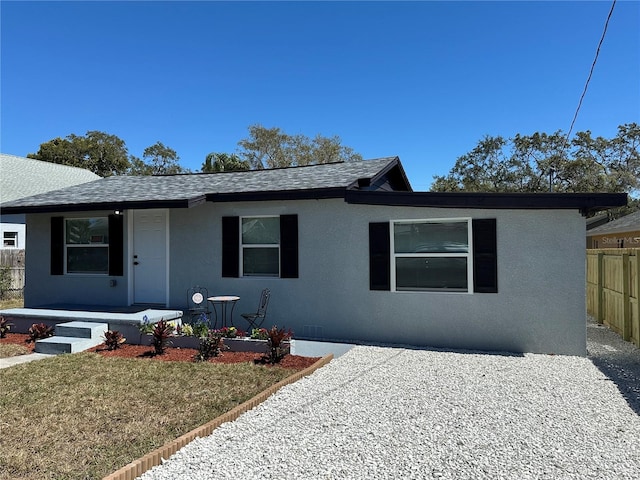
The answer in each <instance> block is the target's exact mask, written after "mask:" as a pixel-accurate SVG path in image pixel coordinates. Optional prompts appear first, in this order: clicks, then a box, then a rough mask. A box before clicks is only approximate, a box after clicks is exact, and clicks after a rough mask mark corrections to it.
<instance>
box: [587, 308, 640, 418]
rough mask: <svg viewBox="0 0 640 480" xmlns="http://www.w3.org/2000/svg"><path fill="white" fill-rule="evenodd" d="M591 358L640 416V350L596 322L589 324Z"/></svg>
mask: <svg viewBox="0 0 640 480" xmlns="http://www.w3.org/2000/svg"><path fill="white" fill-rule="evenodd" d="M587 339H588V341H587V350H588V354H587V357H588V358H589V360H591V362H592V363H593V364H594V365H595V366H596V367H597V368H598V369H599V370H600V371H601V372H602V373H604V374H605V375H606V377H607V378H608V379H609V380H611V381H612V382H613V383H615V384H616V386H617V387H618V390H619V391H620V393H621V394H622V396H623V398H624V399H625V400H626V401H627V403H628V404H629V406H630V407H631V408H632V409H633V411H634V412H636V414H638V415H640V349H639V348H637V347H636V346H635V345H633V344H632V343H629V342H625V341H624V340H622V338H621V337H620V336H619V335H617V334H616V333H614V332H612V331H611V330H609V329H608V328H607V327H605V326H603V325H597V324H596V323H594V322H593V321H591V319H590V321H589V322H588V323H587Z"/></svg>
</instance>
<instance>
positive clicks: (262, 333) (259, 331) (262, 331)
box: [251, 328, 269, 340]
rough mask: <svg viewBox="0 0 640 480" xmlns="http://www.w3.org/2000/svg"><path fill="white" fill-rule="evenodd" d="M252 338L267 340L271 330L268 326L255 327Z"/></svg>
mask: <svg viewBox="0 0 640 480" xmlns="http://www.w3.org/2000/svg"><path fill="white" fill-rule="evenodd" d="M251 338H252V339H254V340H266V339H267V338H269V332H267V329H266V328H254V329H253V330H251Z"/></svg>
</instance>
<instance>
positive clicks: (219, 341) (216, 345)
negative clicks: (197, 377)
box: [195, 330, 229, 362]
mask: <svg viewBox="0 0 640 480" xmlns="http://www.w3.org/2000/svg"><path fill="white" fill-rule="evenodd" d="M228 348H229V347H227V346H226V345H225V344H224V338H223V337H222V334H221V333H220V332H219V331H217V330H210V331H209V333H208V334H207V336H205V337H200V346H199V348H198V354H197V355H196V356H195V360H196V361H197V362H206V361H207V360H209V359H210V358H213V357H217V356H218V355H220V354H222V351H223V350H226V349H228Z"/></svg>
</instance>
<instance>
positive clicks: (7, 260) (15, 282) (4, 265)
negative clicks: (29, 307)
mask: <svg viewBox="0 0 640 480" xmlns="http://www.w3.org/2000/svg"><path fill="white" fill-rule="evenodd" d="M23 290H24V250H16V249H4V250H0V297H2V298H3V299H6V298H14V297H16V298H19V297H22V292H23Z"/></svg>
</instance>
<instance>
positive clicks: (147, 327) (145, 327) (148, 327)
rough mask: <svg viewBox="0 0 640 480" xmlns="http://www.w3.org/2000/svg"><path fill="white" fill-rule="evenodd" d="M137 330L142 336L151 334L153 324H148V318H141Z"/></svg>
mask: <svg viewBox="0 0 640 480" xmlns="http://www.w3.org/2000/svg"><path fill="white" fill-rule="evenodd" d="M138 328H139V329H140V333H142V334H143V335H148V334H151V333H153V324H152V323H151V322H149V317H147V316H146V315H145V316H144V317H142V323H141V324H140V327H138Z"/></svg>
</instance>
